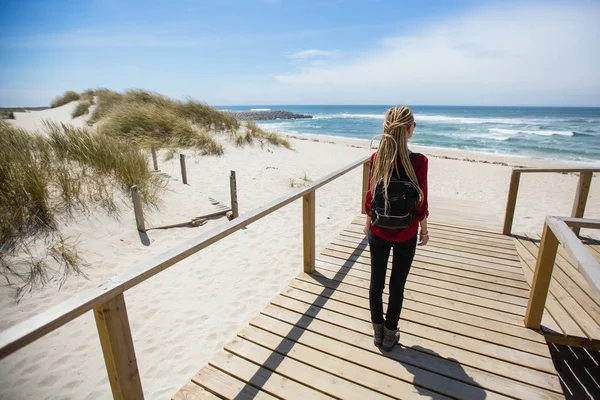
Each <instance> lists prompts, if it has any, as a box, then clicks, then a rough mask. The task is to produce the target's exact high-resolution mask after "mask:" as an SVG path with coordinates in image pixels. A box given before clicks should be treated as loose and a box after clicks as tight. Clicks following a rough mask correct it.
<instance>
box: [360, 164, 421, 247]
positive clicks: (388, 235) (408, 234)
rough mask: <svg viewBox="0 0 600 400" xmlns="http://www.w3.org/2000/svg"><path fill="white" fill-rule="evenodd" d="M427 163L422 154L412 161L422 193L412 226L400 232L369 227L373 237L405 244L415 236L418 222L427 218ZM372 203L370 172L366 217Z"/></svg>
mask: <svg viewBox="0 0 600 400" xmlns="http://www.w3.org/2000/svg"><path fill="white" fill-rule="evenodd" d="M375 154H376V153H373V155H372V156H371V171H372V170H373V159H374V158H375ZM427 163H428V160H427V157H425V156H424V155H423V154H420V155H418V156H417V157H414V159H413V160H412V164H413V168H414V170H415V174H416V175H417V180H418V181H419V187H420V188H421V190H422V191H423V201H422V202H421V203H419V204H417V208H416V210H415V219H414V220H413V222H412V224H410V226H409V227H408V228H406V229H402V230H398V229H387V228H380V227H378V226H375V225H373V226H372V227H371V231H372V232H373V233H374V234H375V235H377V236H379V237H380V238H383V239H386V240H389V241H391V242H406V241H407V240H410V239H412V238H413V237H414V236H415V235H416V234H417V230H418V227H419V221H422V220H423V219H424V218H426V217H428V216H429V207H428V204H427ZM372 201H373V195H372V194H371V172H369V190H368V191H367V197H366V199H365V207H366V209H367V215H371V202H372Z"/></svg>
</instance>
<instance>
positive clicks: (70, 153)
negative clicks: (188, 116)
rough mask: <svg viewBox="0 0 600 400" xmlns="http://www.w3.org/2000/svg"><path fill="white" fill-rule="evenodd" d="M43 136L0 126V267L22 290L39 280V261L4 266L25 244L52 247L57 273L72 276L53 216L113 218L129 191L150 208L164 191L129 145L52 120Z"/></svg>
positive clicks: (72, 255)
mask: <svg viewBox="0 0 600 400" xmlns="http://www.w3.org/2000/svg"><path fill="white" fill-rule="evenodd" d="M45 130H46V133H47V135H41V134H37V133H36V134H34V133H30V132H27V131H25V130H22V129H18V128H15V127H13V126H11V125H9V124H8V123H6V122H4V121H0V187H1V188H2V190H0V266H2V272H3V273H4V274H5V275H6V274H8V275H10V276H11V277H13V278H14V277H17V278H19V279H21V280H22V282H23V283H24V286H22V287H26V286H28V285H31V284H40V283H43V282H44V279H43V276H42V275H41V272H40V271H41V270H42V269H43V268H42V267H43V266H45V265H46V264H45V262H46V261H45V259H44V258H43V257H42V258H39V257H34V256H32V255H31V256H30V257H27V258H26V262H25V263H24V264H23V263H22V262H21V263H17V264H18V265H17V266H15V265H14V263H12V264H11V263H9V262H8V258H9V254H17V253H22V254H30V252H29V251H28V247H27V246H28V244H27V243H30V239H33V240H34V242H35V240H36V239H37V238H44V240H46V241H48V240H50V241H55V242H56V244H55V245H53V246H50V247H47V248H48V254H47V255H48V256H51V257H53V258H54V259H55V260H57V261H60V263H61V264H63V274H64V273H67V274H68V273H69V272H73V271H74V272H78V271H79V269H78V268H79V267H78V265H80V260H79V259H78V257H77V253H76V250H74V248H73V247H72V246H71V247H70V246H68V245H65V241H64V238H63V237H62V235H61V234H60V231H59V228H58V224H57V221H58V220H59V218H62V217H66V218H69V217H70V216H72V215H73V211H82V212H87V211H88V210H89V209H90V208H91V207H94V206H95V205H97V206H99V207H102V208H104V209H105V210H106V211H107V212H109V213H115V212H117V207H116V199H115V196H116V194H118V193H120V194H121V196H128V194H129V188H130V187H131V186H133V185H137V186H138V188H139V189H140V192H141V194H142V199H143V201H144V202H145V203H146V204H147V205H151V206H157V205H158V203H159V197H158V195H159V192H160V190H161V188H162V187H163V182H162V180H161V178H160V177H158V176H156V175H153V174H152V173H151V171H150V169H149V166H148V160H147V157H146V154H145V153H144V152H143V151H142V150H141V149H140V148H139V147H138V146H136V145H135V144H132V143H131V142H128V141H124V140H120V139H116V138H113V137H108V136H105V135H102V134H100V133H98V132H91V131H89V130H87V129H85V128H74V127H72V126H70V125H62V124H60V125H59V124H57V123H53V122H48V123H46V126H45ZM21 261H22V260H21ZM65 271H66V272H65ZM32 274H33V275H32ZM7 280H8V281H9V282H10V280H9V279H8V278H7ZM19 293H21V292H20V291H19Z"/></svg>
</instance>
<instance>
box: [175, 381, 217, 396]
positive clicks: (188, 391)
mask: <svg viewBox="0 0 600 400" xmlns="http://www.w3.org/2000/svg"><path fill="white" fill-rule="evenodd" d="M212 399H220V397H217V396H215V395H214V394H212V393H210V392H207V391H206V390H204V389H203V388H201V387H200V386H198V385H194V384H193V383H186V384H185V385H184V386H183V387H182V388H181V389H179V391H178V392H177V393H175V394H174V395H173V397H171V400H212Z"/></svg>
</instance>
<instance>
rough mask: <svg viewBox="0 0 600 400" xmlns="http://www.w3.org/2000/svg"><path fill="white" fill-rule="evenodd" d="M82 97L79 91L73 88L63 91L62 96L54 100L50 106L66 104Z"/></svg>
mask: <svg viewBox="0 0 600 400" xmlns="http://www.w3.org/2000/svg"><path fill="white" fill-rule="evenodd" d="M80 98H81V96H80V95H79V93H77V92H74V91H72V90H68V91H66V92H65V93H63V95H62V96H58V97H57V98H55V99H54V100H52V103H51V104H50V107H51V108H56V107H60V106H64V105H65V104H68V103H70V102H72V101H77V100H79V99H80Z"/></svg>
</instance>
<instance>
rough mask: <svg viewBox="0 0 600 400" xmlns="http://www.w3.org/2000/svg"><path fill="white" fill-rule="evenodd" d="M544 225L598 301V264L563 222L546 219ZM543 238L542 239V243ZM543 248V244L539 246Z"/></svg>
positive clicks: (599, 295)
mask: <svg viewBox="0 0 600 400" xmlns="http://www.w3.org/2000/svg"><path fill="white" fill-rule="evenodd" d="M546 223H547V224H548V226H549V227H550V229H552V232H553V234H554V235H555V236H556V238H557V239H558V241H559V242H560V244H562V246H563V248H564V249H565V250H566V251H567V253H568V254H569V255H570V256H571V260H573V261H574V262H575V264H576V265H575V267H576V268H577V270H578V271H579V272H580V273H581V274H582V275H583V277H584V278H585V279H586V280H587V282H588V283H589V285H590V289H591V290H592V294H593V295H594V296H595V297H596V298H597V299H600V263H598V261H596V259H595V258H594V257H592V255H591V254H590V252H589V251H587V250H586V249H585V247H584V246H583V244H582V243H581V241H580V240H579V239H578V238H577V236H575V234H574V233H573V232H571V231H570V230H569V229H568V227H567V225H566V224H565V222H564V221H561V220H560V219H559V218H555V217H546ZM543 241H544V238H543V237H542V243H543ZM541 246H542V247H543V244H542V245H541Z"/></svg>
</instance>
